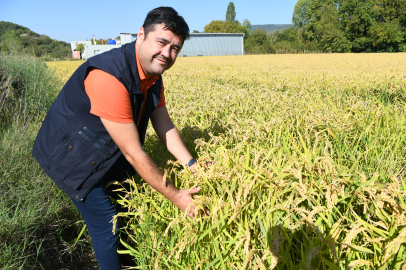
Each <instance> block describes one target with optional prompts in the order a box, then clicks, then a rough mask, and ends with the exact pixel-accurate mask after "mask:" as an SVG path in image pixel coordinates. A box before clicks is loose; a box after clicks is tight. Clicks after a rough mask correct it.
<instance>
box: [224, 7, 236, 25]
mask: <svg viewBox="0 0 406 270" xmlns="http://www.w3.org/2000/svg"><path fill="white" fill-rule="evenodd" d="M235 15H236V13H235V6H234V3H233V2H230V3H229V4H228V7H227V12H226V21H227V22H235Z"/></svg>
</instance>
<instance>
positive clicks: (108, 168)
mask: <svg viewBox="0 0 406 270" xmlns="http://www.w3.org/2000/svg"><path fill="white" fill-rule="evenodd" d="M120 156H121V154H120V155H117V157H116V158H115V159H114V161H113V162H112V163H111V164H110V165H109V166H108V167H107V169H106V171H105V173H104V174H103V175H102V176H100V177H99V179H97V181H95V182H94V183H93V185H92V186H91V187H90V188H89V189H88V190H87V191H86V193H85V194H84V195H83V197H82V199H80V200H81V201H82V202H83V198H85V197H86V195H87V194H88V193H89V192H90V191H91V190H92V188H93V187H94V186H95V185H96V184H97V183H98V182H99V181H100V179H101V178H102V177H103V176H104V175H105V174H106V173H107V172H108V171H109V170H110V168H111V166H113V165H114V163H116V161H117V159H118V158H119V157H120Z"/></svg>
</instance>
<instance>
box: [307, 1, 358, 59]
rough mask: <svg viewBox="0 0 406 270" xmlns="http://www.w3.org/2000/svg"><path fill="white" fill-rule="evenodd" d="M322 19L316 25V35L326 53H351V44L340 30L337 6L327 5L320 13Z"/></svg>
mask: <svg viewBox="0 0 406 270" xmlns="http://www.w3.org/2000/svg"><path fill="white" fill-rule="evenodd" d="M319 16H320V19H319V21H317V23H315V34H316V38H317V40H318V41H319V43H320V45H321V46H322V47H323V49H324V50H325V51H332V52H349V51H351V46H352V45H351V42H350V41H349V40H348V39H347V38H346V36H345V33H344V31H342V30H341V29H340V19H339V13H338V10H337V8H336V6H335V5H332V4H330V5H325V6H323V7H322V8H321V10H320V13H319Z"/></svg>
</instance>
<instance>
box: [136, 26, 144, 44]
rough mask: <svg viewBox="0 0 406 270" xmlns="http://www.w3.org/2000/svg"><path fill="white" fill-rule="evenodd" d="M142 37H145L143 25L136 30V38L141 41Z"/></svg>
mask: <svg viewBox="0 0 406 270" xmlns="http://www.w3.org/2000/svg"><path fill="white" fill-rule="evenodd" d="M144 38H145V33H144V27H141V28H140V30H139V31H138V35H137V39H140V41H143V40H144Z"/></svg>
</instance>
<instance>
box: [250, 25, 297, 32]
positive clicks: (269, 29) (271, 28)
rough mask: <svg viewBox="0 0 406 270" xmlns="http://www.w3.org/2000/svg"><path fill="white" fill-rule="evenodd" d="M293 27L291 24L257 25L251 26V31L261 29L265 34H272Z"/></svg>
mask: <svg viewBox="0 0 406 270" xmlns="http://www.w3.org/2000/svg"><path fill="white" fill-rule="evenodd" d="M289 27H293V25H292V24H257V25H253V26H252V31H254V30H255V29H257V28H262V29H264V30H265V31H266V32H273V31H276V30H278V31H282V30H283V29H286V28H289Z"/></svg>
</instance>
